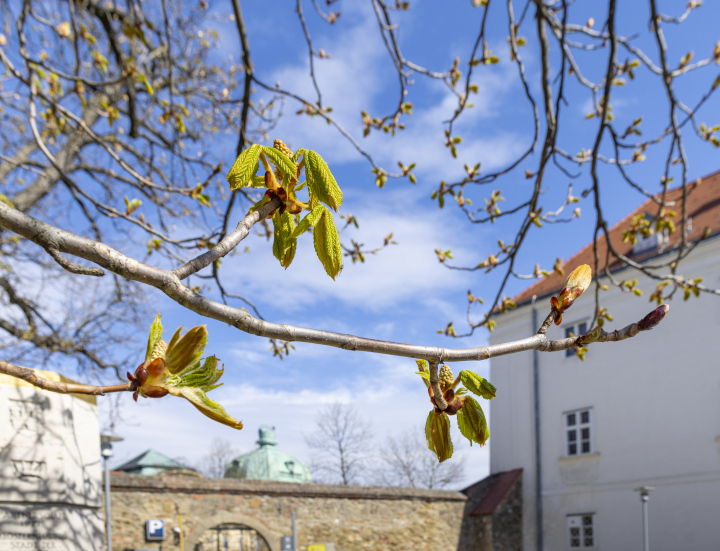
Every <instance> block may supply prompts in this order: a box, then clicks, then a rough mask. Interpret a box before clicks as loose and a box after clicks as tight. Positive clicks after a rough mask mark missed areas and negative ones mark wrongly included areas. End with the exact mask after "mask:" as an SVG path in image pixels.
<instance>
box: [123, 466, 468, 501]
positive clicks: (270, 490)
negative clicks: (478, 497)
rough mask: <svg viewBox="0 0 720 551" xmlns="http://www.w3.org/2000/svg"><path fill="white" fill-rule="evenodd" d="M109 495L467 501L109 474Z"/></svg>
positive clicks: (410, 493) (395, 491) (389, 491)
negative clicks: (261, 496) (111, 493)
mask: <svg viewBox="0 0 720 551" xmlns="http://www.w3.org/2000/svg"><path fill="white" fill-rule="evenodd" d="M110 488H111V491H112V492H168V491H170V492H175V493H192V494H215V493H219V494H256V495H275V496H295V497H311V498H312V497H317V498H337V499H384V500H416V501H430V502H432V501H467V500H468V497H467V496H466V495H465V494H462V493H460V492H456V491H452V490H425V489H418V488H400V487H392V486H388V487H386V486H343V485H335V484H309V483H308V484H306V483H297V482H275V481H268V480H237V479H231V478H195V477H189V476H173V475H172V474H170V473H165V475H164V476H143V475H137V474H128V473H119V472H111V473H110Z"/></svg>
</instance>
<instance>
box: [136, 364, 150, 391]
mask: <svg viewBox="0 0 720 551" xmlns="http://www.w3.org/2000/svg"><path fill="white" fill-rule="evenodd" d="M147 378H148V372H147V369H145V368H144V367H143V366H140V367H138V368H137V371H135V379H136V380H137V386H139V387H140V386H143V385H144V384H145V381H147Z"/></svg>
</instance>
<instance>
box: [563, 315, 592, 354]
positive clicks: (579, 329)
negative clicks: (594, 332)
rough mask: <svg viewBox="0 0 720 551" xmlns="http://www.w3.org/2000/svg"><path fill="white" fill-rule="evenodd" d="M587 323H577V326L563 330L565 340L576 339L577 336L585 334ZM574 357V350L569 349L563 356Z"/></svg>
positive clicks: (570, 326)
mask: <svg viewBox="0 0 720 551" xmlns="http://www.w3.org/2000/svg"><path fill="white" fill-rule="evenodd" d="M587 330H588V329H587V322H586V321H584V322H582V323H578V324H577V325H568V326H567V327H566V328H565V338H569V337H577V336H578V335H584V334H585V333H587ZM574 355H575V349H574V348H570V349H568V350H566V351H565V356H566V357H567V356H574Z"/></svg>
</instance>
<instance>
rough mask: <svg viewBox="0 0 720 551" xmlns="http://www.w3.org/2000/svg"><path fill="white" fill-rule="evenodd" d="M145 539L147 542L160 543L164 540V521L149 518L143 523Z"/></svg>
mask: <svg viewBox="0 0 720 551" xmlns="http://www.w3.org/2000/svg"><path fill="white" fill-rule="evenodd" d="M145 537H146V538H147V540H148V541H161V540H164V539H165V521H164V520H162V519H159V518H151V519H150V520H148V521H147V522H146V523H145Z"/></svg>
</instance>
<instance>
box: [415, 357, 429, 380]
mask: <svg viewBox="0 0 720 551" xmlns="http://www.w3.org/2000/svg"><path fill="white" fill-rule="evenodd" d="M415 362H416V363H417V366H418V369H419V370H420V371H416V372H415V373H416V374H417V375H420V376H421V377H422V378H423V382H424V383H425V386H427V387H429V386H430V366H429V365H428V362H427V360H415Z"/></svg>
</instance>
